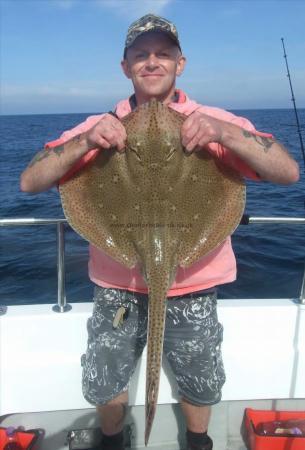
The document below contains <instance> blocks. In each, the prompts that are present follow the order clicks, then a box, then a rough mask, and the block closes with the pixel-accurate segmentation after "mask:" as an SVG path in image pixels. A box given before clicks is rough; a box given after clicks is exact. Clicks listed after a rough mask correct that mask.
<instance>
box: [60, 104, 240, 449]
mask: <svg viewBox="0 0 305 450" xmlns="http://www.w3.org/2000/svg"><path fill="white" fill-rule="evenodd" d="M185 119H186V116H184V115H182V114H180V113H177V112H176V111H174V110H172V109H170V108H168V107H167V106H165V105H163V104H162V103H160V102H158V101H157V100H155V99H153V100H151V101H150V102H148V103H145V104H144V105H141V106H139V107H138V108H137V109H136V110H135V111H133V112H132V113H130V114H129V115H127V116H126V117H125V118H123V119H122V123H123V125H124V126H125V129H126V132H127V145H126V150H125V152H123V153H119V152H117V151H116V150H115V149H112V150H101V151H100V152H99V153H98V156H97V157H96V158H95V160H94V161H93V162H91V163H89V164H88V165H87V166H86V167H84V168H83V169H81V170H80V171H79V172H78V173H76V174H75V175H74V176H73V177H72V178H71V179H70V180H68V181H67V182H66V183H65V184H63V185H62V186H61V187H60V194H61V201H62V206H63V209H64V213H65V215H66V217H67V219H68V222H69V223H70V225H71V226H72V228H74V230H75V231H76V232H77V233H78V234H80V235H81V236H82V237H84V238H85V239H86V240H88V241H89V242H90V243H91V244H93V245H95V246H96V247H98V248H99V249H101V250H102V251H104V252H105V253H106V254H108V255H109V256H111V257H112V258H114V259H115V260H116V261H118V262H120V263H122V264H124V265H125V266H127V267H129V268H132V267H134V266H135V265H136V264H139V266H140V267H141V270H142V273H143V277H144V279H145V281H146V283H147V287H148V294H149V315H148V317H149V318H148V340H147V342H148V344H147V368H146V429H145V443H146V444H147V442H148V439H149V434H150V431H151V427H152V423H153V419H154V415H155V410H156V404H157V398H158V389H159V380H160V369H161V362H162V350H163V337H164V326H165V316H166V304H167V300H166V297H167V292H168V289H169V288H170V286H171V284H172V282H173V280H174V278H175V274H176V269H177V266H178V265H180V266H181V267H189V266H191V265H192V264H193V263H194V262H196V261H197V260H198V259H199V258H201V257H203V256H205V255H206V254H207V253H209V252H210V251H211V250H213V249H215V248H216V247H217V246H218V245H219V244H220V243H222V242H223V241H224V240H225V238H226V237H227V236H229V235H230V234H232V232H233V231H234V230H235V228H236V227H237V225H238V224H239V222H240V219H241V216H242V214H243V210H244V205H245V186H244V183H243V180H242V178H241V177H240V175H239V174H238V173H237V172H235V171H234V170H232V169H230V168H228V167H226V166H223V165H221V164H220V163H219V162H216V160H215V159H214V158H213V157H212V156H211V155H210V154H209V153H208V152H205V151H200V152H194V153H191V154H187V153H186V152H185V151H184V149H183V146H182V144H181V137H180V130H181V125H182V123H183V122H184V120H185Z"/></svg>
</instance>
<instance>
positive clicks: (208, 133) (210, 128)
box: [181, 112, 219, 152]
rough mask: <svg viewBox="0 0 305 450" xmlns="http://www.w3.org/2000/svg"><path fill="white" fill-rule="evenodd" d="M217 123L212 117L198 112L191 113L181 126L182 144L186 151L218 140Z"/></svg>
mask: <svg viewBox="0 0 305 450" xmlns="http://www.w3.org/2000/svg"><path fill="white" fill-rule="evenodd" d="M218 135H219V124H218V123H217V121H215V119H213V118H212V117H209V116H207V115H206V114H202V113H199V112H195V113H193V114H191V115H190V116H189V117H188V118H187V119H186V120H185V122H184V123H183V125H182V127H181V139H182V145H183V146H184V147H185V149H186V151H187V152H191V151H193V150H195V149H196V148H203V147H204V146H205V145H207V144H208V143H209V142H218V141H217V139H218Z"/></svg>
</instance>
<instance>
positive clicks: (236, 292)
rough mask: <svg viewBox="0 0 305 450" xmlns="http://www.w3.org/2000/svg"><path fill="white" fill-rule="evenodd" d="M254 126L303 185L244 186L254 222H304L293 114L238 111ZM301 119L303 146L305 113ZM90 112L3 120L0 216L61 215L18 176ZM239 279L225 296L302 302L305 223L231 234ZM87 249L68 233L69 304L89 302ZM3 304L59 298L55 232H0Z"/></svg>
mask: <svg viewBox="0 0 305 450" xmlns="http://www.w3.org/2000/svg"><path fill="white" fill-rule="evenodd" d="M233 112H234V113H235V114H237V115H240V116H244V117H247V118H248V119H250V120H251V121H252V122H253V123H254V125H255V126H256V128H257V129H258V130H261V131H268V132H271V133H273V134H274V136H275V137H276V138H277V139H279V140H280V141H281V142H282V143H283V144H284V145H286V146H287V147H288V148H289V150H290V152H291V153H292V155H293V156H294V157H295V158H296V159H297V160H298V161H299V164H300V169H301V181H300V182H298V183H297V184H295V185H292V186H288V187H287V186H278V185H273V184H270V183H265V182H260V183H255V182H247V206H246V213H247V214H249V215H250V216H285V217H305V209H304V201H305V189H304V187H305V185H304V163H303V160H302V155H301V147H300V142H299V136H298V134H297V129H296V126H295V116H294V111H293V110H290V109H276V110H272V109H266V110H239V111H233ZM298 112H299V120H300V123H301V127H302V132H303V141H304V142H305V137H304V134H305V126H304V124H305V109H301V110H299V111H298ZM88 115H89V114H50V115H48V114H46V115H22V116H21V115H20V116H1V117H0V121H1V140H0V146H1V165H0V176H1V204H0V218H2V219H3V218H24V217H27V218H29V217H31V218H32V217H35V218H62V217H64V215H63V212H62V208H61V204H60V199H59V195H58V192H57V190H56V189H52V190H50V191H49V192H45V193H41V194H38V195H29V194H25V193H22V192H21V191H20V189H19V176H20V173H21V172H22V170H23V169H24V168H25V167H26V165H27V164H28V163H29V161H30V160H31V159H32V157H33V155H34V154H35V153H36V152H37V151H38V150H40V149H42V147H43V145H44V143H45V142H47V141H50V140H53V139H55V138H57V137H58V136H59V135H60V134H61V132H62V131H63V130H66V129H69V128H71V127H73V126H75V125H76V124H78V123H80V122H82V121H83V120H84V119H85V118H86V117H87V116H88ZM233 246H234V249H235V253H236V256H237V264H238V280H237V281H236V282H234V283H230V284H227V285H224V286H222V287H221V288H220V289H219V296H220V297H221V298H254V297H255V298H273V297H298V295H299V292H300V288H301V283H302V275H303V271H304V263H305V226H304V225H296V226H292V225H289V226H288V225H283V224H281V225H277V224H272V225H271V224H268V225H259V224H255V225H254V224H252V225H248V226H239V228H238V229H237V230H236V232H235V233H234V236H233ZM87 261H88V245H87V243H86V242H85V241H83V240H82V239H81V238H80V237H78V236H77V235H76V234H75V233H74V231H72V230H71V229H70V228H69V227H68V226H67V227H66V261H65V262H66V290H67V301H68V302H80V301H91V297H92V285H91V283H90V281H89V279H88V276H87ZM0 271H1V284H0V303H1V304H5V305H13V304H32V303H54V302H56V298H57V278H56V227H55V226H54V225H49V226H46V225H44V226H22V227H11V228H8V227H0Z"/></svg>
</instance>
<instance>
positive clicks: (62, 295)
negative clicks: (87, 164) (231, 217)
mask: <svg viewBox="0 0 305 450" xmlns="http://www.w3.org/2000/svg"><path fill="white" fill-rule="evenodd" d="M66 224H68V221H67V220H66V219H56V218H52V219H44V218H24V217H23V218H8V219H0V226H2V227H15V226H28V225H56V235H57V304H56V305H54V306H53V307H52V309H53V311H55V312H59V313H63V312H67V311H70V310H71V308H72V306H71V305H70V304H68V303H67V300H66V290H65V225H66ZM251 224H266V225H267V224H286V225H305V218H302V217H280V216H279V217H264V216H262V217H256V216H252V217H250V216H248V215H244V216H243V218H242V220H241V225H251ZM298 300H299V303H300V304H301V305H305V268H304V273H303V280H302V286H301V291H300V296H299V299H298ZM5 312H6V307H5V306H0V315H1V314H5Z"/></svg>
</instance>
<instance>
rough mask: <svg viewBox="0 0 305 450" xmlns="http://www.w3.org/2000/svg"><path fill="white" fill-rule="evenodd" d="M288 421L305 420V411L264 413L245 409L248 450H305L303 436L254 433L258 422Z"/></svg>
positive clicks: (264, 411)
mask: <svg viewBox="0 0 305 450" xmlns="http://www.w3.org/2000/svg"><path fill="white" fill-rule="evenodd" d="M289 419H305V411H268V410H267V411H266V410H257V409H251V408H247V409H246V410H245V427H246V432H247V440H248V445H249V446H250V447H249V448H250V450H305V437H303V436H298V437H295V436H289V437H288V436H260V435H259V434H257V433H255V427H256V425H258V424H259V423H260V422H270V421H273V420H289Z"/></svg>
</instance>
